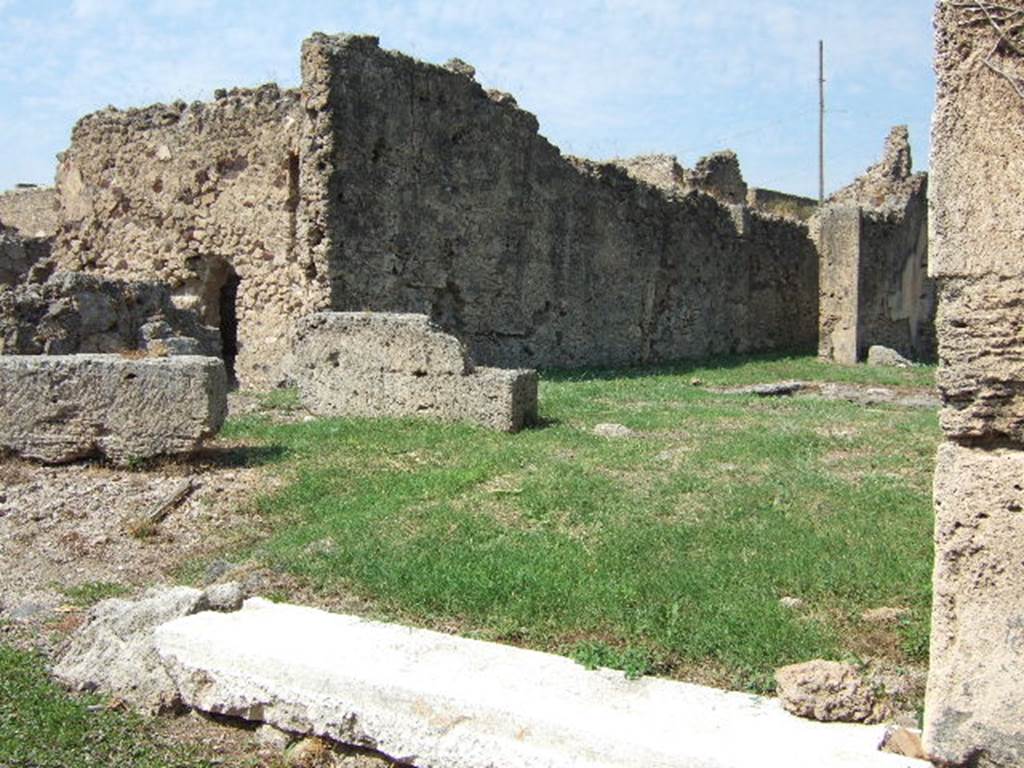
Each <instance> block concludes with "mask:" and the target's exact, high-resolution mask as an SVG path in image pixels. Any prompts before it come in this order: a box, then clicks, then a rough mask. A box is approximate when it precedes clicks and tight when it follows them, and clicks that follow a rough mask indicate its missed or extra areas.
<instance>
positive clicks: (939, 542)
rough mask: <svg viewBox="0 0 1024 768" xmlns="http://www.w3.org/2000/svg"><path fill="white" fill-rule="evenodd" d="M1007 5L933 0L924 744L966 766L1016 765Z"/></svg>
mask: <svg viewBox="0 0 1024 768" xmlns="http://www.w3.org/2000/svg"><path fill="white" fill-rule="evenodd" d="M1014 5H1015V4H1009V5H989V4H984V5H983V4H981V3H959V2H952V1H951V0H940V2H938V3H937V5H936V14H935V22H936V57H935V70H936V75H937V83H938V92H937V95H936V106H935V115H934V117H933V120H932V179H933V184H932V190H931V205H932V225H933V233H932V234H933V238H932V263H931V271H932V274H934V275H935V276H937V277H938V278H939V283H940V294H939V295H940V306H939V313H938V336H939V350H940V368H939V373H938V376H937V380H938V384H939V390H940V392H941V394H942V397H943V405H944V408H943V410H942V414H941V424H942V427H943V429H944V431H945V433H946V437H947V440H948V441H949V442H948V443H946V444H945V445H943V446H942V447H941V448H940V450H939V457H938V463H937V467H936V473H935V518H936V525H935V570H934V575H933V600H932V638H931V652H930V668H929V675H928V691H927V695H926V701H925V719H924V746H925V750H926V751H927V752H928V754H929V756H930V757H932V758H933V759H934V760H935V761H936V762H941V763H949V764H952V765H970V766H972V767H976V768H1005V767H1006V766H1017V765H1022V764H1024V725H1022V720H1021V717H1020V713H1021V711H1024V694H1022V691H1024V677H1022V675H1021V670H1022V669H1024V630H1022V627H1024V603H1022V600H1021V594H1022V588H1024V561H1022V559H1021V552H1022V551H1024V520H1022V512H1021V509H1022V508H1024V498H1022V494H1024V491H1022V489H1024V394H1022V393H1024V336H1022V329H1024V315H1022V310H1021V296H1024V283H1022V280H1021V269H1020V264H1021V259H1020V255H1021V242H1022V240H1024V209H1022V208H1021V206H1020V180H1021V178H1022V174H1024V118H1022V111H1021V104H1022V100H1021V96H1020V94H1019V88H1017V87H1016V85H1015V84H1016V83H1017V82H1019V80H1020V78H1021V76H1022V75H1024V57H1022V56H1021V55H1020V51H1019V49H1018V48H1017V47H1016V46H1013V45H1007V44H1006V40H1005V39H1001V37H1000V34H999V33H998V32H997V28H999V27H1000V25H1003V24H1006V23H1011V22H1012V21H1013V19H1012V17H1013V16H1016V15H1017V14H1018V13H1019V11H1017V10H1015V8H1014V7H1010V6H1014ZM1008 14H1010V15H1011V16H1010V17H1008Z"/></svg>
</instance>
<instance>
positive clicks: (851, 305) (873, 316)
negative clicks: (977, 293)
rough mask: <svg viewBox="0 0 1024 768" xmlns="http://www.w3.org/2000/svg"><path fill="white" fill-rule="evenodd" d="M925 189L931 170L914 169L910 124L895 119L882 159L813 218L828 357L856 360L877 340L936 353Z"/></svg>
mask: <svg viewBox="0 0 1024 768" xmlns="http://www.w3.org/2000/svg"><path fill="white" fill-rule="evenodd" d="M927 189H928V178H927V175H926V174H923V173H919V174H913V173H911V158H910V144H909V141H908V134H907V130H906V127H904V126H898V127H896V128H894V129H893V130H892V132H891V133H890V135H889V138H888V140H887V141H886V146H885V153H884V156H883V158H882V160H881V161H880V162H879V163H877V164H875V165H874V166H872V167H871V168H869V169H868V171H867V172H866V173H865V174H864V175H863V176H861V177H860V178H858V179H857V180H856V181H854V183H853V184H851V185H849V186H848V187H845V188H843V189H841V190H840V191H839V192H837V193H836V194H835V195H833V196H832V197H830V198H829V199H828V200H827V201H826V204H825V205H824V206H823V207H822V208H821V209H820V210H819V211H818V212H817V213H816V214H815V215H814V216H813V218H812V219H811V223H810V227H811V230H812V232H813V233H814V237H815V239H816V241H817V243H818V248H819V251H820V253H821V315H820V319H819V335H818V352H819V354H820V355H821V356H822V357H823V358H826V359H831V360H835V361H837V362H842V363H855V362H857V361H859V360H863V359H864V358H865V356H866V355H867V351H868V348H869V347H871V346H872V345H876V344H878V345H882V346H886V347H889V348H891V349H894V350H896V351H897V352H899V353H900V354H901V355H903V356H905V357H907V358H910V359H913V360H931V359H933V358H934V355H935V331H934V317H935V285H934V282H933V281H932V280H930V279H929V278H928V276H927V267H928V211H927V202H926V199H927ZM854 219H857V222H856V223H854V221H853V220H854ZM854 230H856V232H855V231H854Z"/></svg>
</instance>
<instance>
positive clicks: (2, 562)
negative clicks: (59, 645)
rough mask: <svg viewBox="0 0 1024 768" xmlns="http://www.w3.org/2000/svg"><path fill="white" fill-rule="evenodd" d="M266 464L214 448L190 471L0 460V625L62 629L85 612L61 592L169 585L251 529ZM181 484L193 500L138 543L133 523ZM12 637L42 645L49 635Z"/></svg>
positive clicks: (233, 446)
mask: <svg viewBox="0 0 1024 768" xmlns="http://www.w3.org/2000/svg"><path fill="white" fill-rule="evenodd" d="M268 455H269V454H268V452H267V451H266V449H263V448H256V447H252V446H246V445H243V444H239V443H231V442H228V441H218V442H216V443H214V444H213V445H211V447H209V448H207V449H206V450H204V451H203V452H201V453H200V454H198V455H196V456H195V457H194V458H193V459H192V460H191V461H190V462H189V463H186V462H185V461H168V462H162V463H155V464H153V465H147V466H145V467H143V468H139V469H117V468H113V467H110V466H108V465H105V464H101V463H79V464H70V465H65V466H40V465H36V464H31V463H28V462H25V461H19V460H17V459H10V458H8V459H4V460H0V478H2V479H3V490H2V491H0V572H2V573H3V574H4V588H3V592H2V593H0V619H6V620H7V621H8V622H10V623H13V624H14V625H18V626H20V627H21V628H22V629H24V630H32V629H44V628H48V629H60V628H63V627H64V626H65V625H67V623H68V621H70V620H72V618H73V617H74V615H75V614H76V613H80V612H81V609H82V608H84V607H85V606H84V605H82V604H81V599H79V600H78V601H76V600H72V599H70V598H69V595H68V590H72V592H75V591H76V588H77V591H78V592H85V593H86V594H88V593H89V592H90V591H93V592H95V593H96V595H97V597H101V596H106V595H105V594H104V592H105V591H107V590H116V591H119V592H125V591H127V592H133V591H136V589H140V588H142V587H143V586H149V585H152V584H154V583H160V582H173V581H175V580H176V578H177V575H178V573H179V572H180V570H181V568H182V566H183V565H185V564H186V563H188V562H189V561H191V560H193V559H196V558H201V557H204V556H210V555H211V554H212V553H213V552H214V551H215V550H216V549H217V548H218V547H221V546H222V545H223V544H224V543H225V542H226V541H230V540H231V537H232V534H233V532H238V531H242V530H246V528H247V527H248V526H250V525H251V507H250V505H251V502H252V501H253V499H254V497H255V496H256V495H257V494H259V493H261V492H264V491H267V490H270V489H271V488H272V487H273V486H274V484H275V480H274V479H273V478H272V476H271V475H270V474H269V473H268V472H267V471H266V468H265V466H264V460H265V459H266V458H267V457H268ZM185 477H188V478H191V480H192V490H191V492H190V493H189V494H188V495H187V496H186V497H185V498H183V499H182V500H181V501H180V503H178V504H177V505H175V506H174V507H173V508H172V509H171V510H170V511H169V513H168V514H167V516H166V518H165V519H163V520H162V521H161V522H159V523H157V524H155V525H153V526H152V527H151V528H150V529H148V530H146V531H145V532H144V533H145V535H139V531H137V530H135V531H134V533H133V528H132V525H131V521H133V520H136V519H138V518H140V517H144V516H145V515H146V514H147V513H149V512H150V511H151V510H153V509H154V508H155V507H156V506H157V505H159V503H160V502H161V501H162V500H163V499H165V498H166V497H167V496H168V494H170V493H171V492H172V491H173V490H174V489H175V488H176V487H178V486H180V485H181V480H182V478H185ZM13 634H14V635H16V636H22V635H26V636H31V635H32V634H35V635H36V637H37V638H38V639H40V640H44V639H45V638H47V637H48V636H49V634H50V633H47V632H36V633H33V632H31V631H25V632H14V633H13ZM44 650H46V649H45V648H44Z"/></svg>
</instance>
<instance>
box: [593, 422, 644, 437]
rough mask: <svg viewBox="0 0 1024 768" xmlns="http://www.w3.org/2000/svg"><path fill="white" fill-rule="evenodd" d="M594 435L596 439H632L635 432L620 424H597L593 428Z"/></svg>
mask: <svg viewBox="0 0 1024 768" xmlns="http://www.w3.org/2000/svg"><path fill="white" fill-rule="evenodd" d="M594 434H595V435H597V436H598V437H610V438H620V437H634V436H635V435H636V432H634V431H633V430H632V429H630V428H629V427H627V426H624V425H622V424H598V425H597V426H595V427H594Z"/></svg>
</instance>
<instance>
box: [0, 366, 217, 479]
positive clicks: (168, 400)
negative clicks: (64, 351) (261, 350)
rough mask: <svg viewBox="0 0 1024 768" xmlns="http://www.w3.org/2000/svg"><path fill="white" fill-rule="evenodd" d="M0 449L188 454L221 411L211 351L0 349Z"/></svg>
mask: <svg viewBox="0 0 1024 768" xmlns="http://www.w3.org/2000/svg"><path fill="white" fill-rule="evenodd" d="M0 403H2V412H0V416H2V418H0V450H7V451H10V452H13V453H16V454H19V455H21V456H25V457H27V458H32V459H38V460H40V461H44V462H47V463H61V462H67V461H74V460H76V459H82V458H88V457H93V456H105V457H107V458H108V459H110V460H111V461H113V462H115V463H117V464H124V463H127V462H129V461H132V460H137V459H146V458H150V457H153V456H157V455H161V454H177V453H187V452H190V451H193V450H195V449H196V448H198V447H199V445H200V443H201V442H202V441H203V439H204V438H206V437H209V436H211V435H213V434H215V433H216V432H217V431H218V430H219V429H220V427H221V425H222V424H223V423H224V417H225V414H226V413H227V376H226V374H225V371H224V364H223V363H222V362H221V361H220V360H218V359H217V358H213V357H191V356H180V357H166V358H129V357H123V356H120V355H0Z"/></svg>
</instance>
